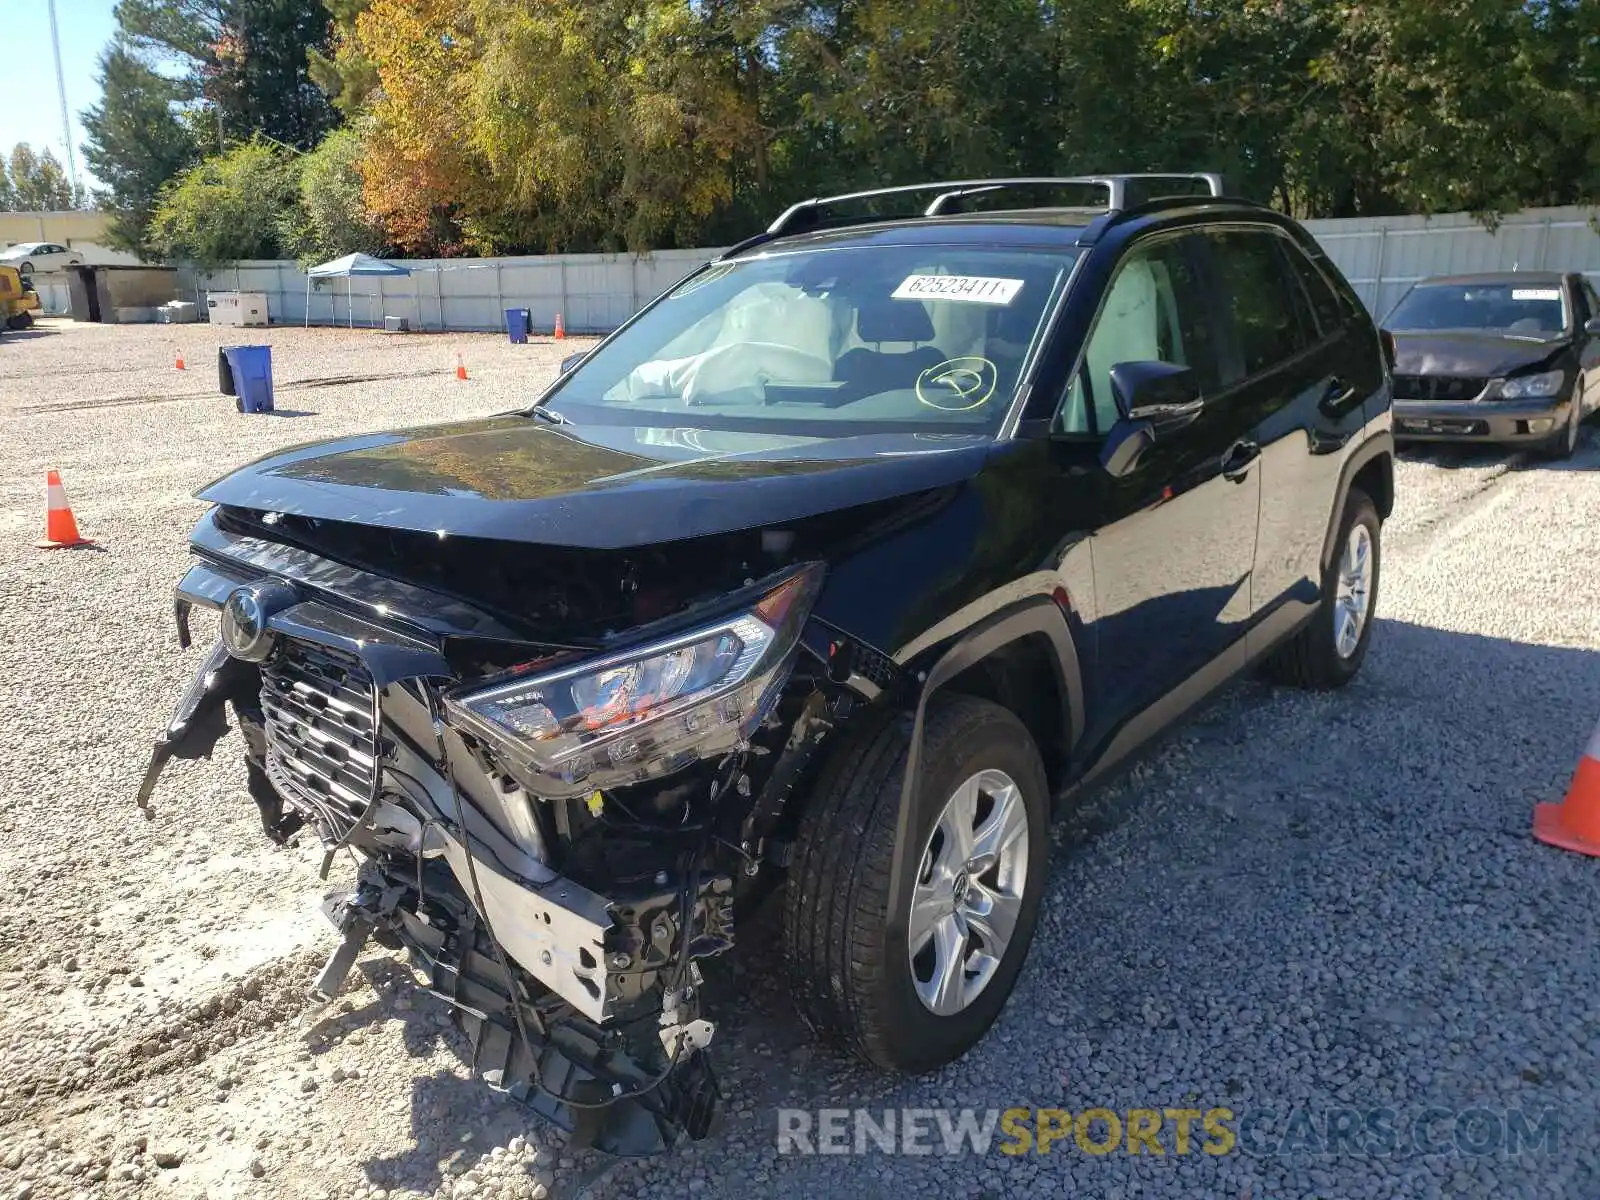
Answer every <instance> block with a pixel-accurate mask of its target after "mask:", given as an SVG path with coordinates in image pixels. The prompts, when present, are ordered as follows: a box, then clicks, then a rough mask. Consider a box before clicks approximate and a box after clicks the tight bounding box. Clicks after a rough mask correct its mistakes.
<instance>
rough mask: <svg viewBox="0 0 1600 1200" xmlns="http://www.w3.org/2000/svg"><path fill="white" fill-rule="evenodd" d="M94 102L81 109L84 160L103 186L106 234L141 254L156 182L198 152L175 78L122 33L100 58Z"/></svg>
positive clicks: (146, 246)
mask: <svg viewBox="0 0 1600 1200" xmlns="http://www.w3.org/2000/svg"><path fill="white" fill-rule="evenodd" d="M100 88H101V100H100V103H99V104H97V105H95V106H93V107H91V108H89V109H87V110H86V111H85V112H84V113H83V127H84V130H85V131H86V132H87V133H88V142H87V143H86V144H85V146H84V159H85V161H87V163H88V164H89V168H90V170H92V171H93V172H94V174H95V176H96V177H97V178H98V179H99V180H100V181H101V183H102V184H104V185H105V190H104V192H103V194H102V197H101V200H102V203H103V205H104V206H105V207H106V208H108V209H109V210H110V212H111V214H112V217H111V240H112V243H113V244H114V245H116V246H117V247H119V248H120V249H124V250H132V251H134V252H136V253H138V254H139V255H140V256H141V257H146V256H148V254H149V251H150V246H149V243H148V241H147V239H146V230H147V228H148V226H149V223H150V217H151V214H152V213H154V211H155V207H156V198H157V196H158V195H159V194H160V191H161V187H162V185H163V184H165V183H166V182H167V180H169V179H171V178H172V177H173V176H174V175H176V174H177V173H178V172H179V171H182V170H183V169H184V168H186V167H188V166H190V165H191V164H192V163H193V162H194V161H195V159H197V158H198V157H199V150H198V147H197V146H196V144H195V137H194V134H193V132H192V131H191V129H190V128H189V127H188V126H186V125H185V123H184V122H183V121H182V120H181V119H180V118H179V116H178V114H177V111H176V108H177V105H178V104H179V102H180V101H181V100H182V98H183V91H184V90H183V86H182V84H180V83H178V82H175V81H174V80H171V79H168V78H167V77H166V76H164V75H161V74H159V73H158V72H156V71H153V70H151V69H150V67H148V66H147V65H146V64H145V63H144V62H143V61H141V60H140V58H139V57H138V55H137V54H136V53H135V51H134V49H133V48H132V47H131V46H130V45H129V44H128V42H127V41H126V40H125V39H124V38H121V37H118V38H117V39H115V40H114V41H113V42H112V43H111V45H110V46H109V47H107V49H106V51H105V53H103V54H102V55H101V56H100Z"/></svg>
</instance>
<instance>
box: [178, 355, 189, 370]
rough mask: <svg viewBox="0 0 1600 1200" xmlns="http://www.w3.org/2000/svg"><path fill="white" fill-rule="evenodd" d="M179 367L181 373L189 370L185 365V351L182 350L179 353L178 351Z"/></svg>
mask: <svg viewBox="0 0 1600 1200" xmlns="http://www.w3.org/2000/svg"><path fill="white" fill-rule="evenodd" d="M177 367H178V370H180V371H183V370H187V369H188V368H186V367H185V366H184V365H183V351H182V350H179V351H178V363H177Z"/></svg>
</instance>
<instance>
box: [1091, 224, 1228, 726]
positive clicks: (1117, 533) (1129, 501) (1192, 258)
mask: <svg viewBox="0 0 1600 1200" xmlns="http://www.w3.org/2000/svg"><path fill="white" fill-rule="evenodd" d="M1197 250H1198V237H1197V235H1195V234H1189V233H1180V234H1176V235H1171V234H1168V235H1157V236H1156V237H1154V238H1151V239H1149V240H1146V241H1143V242H1139V243H1136V244H1135V245H1134V246H1133V247H1132V248H1131V249H1130V250H1129V251H1128V253H1127V254H1126V256H1125V257H1124V259H1123V261H1122V262H1121V263H1120V264H1119V265H1118V267H1117V271H1116V274H1115V275H1114V276H1113V278H1112V281H1111V284H1110V286H1109V288H1108V289H1107V293H1106V298H1105V300H1104V302H1103V303H1102V306H1101V310H1100V313H1099V314H1098V316H1097V317H1096V319H1095V324H1094V327H1093V329H1092V330H1091V332H1090V335H1089V339H1088V343H1087V346H1086V349H1085V352H1084V356H1083V360H1082V363H1081V364H1080V367H1079V369H1078V372H1077V373H1076V375H1075V376H1074V378H1073V380H1072V382H1071V384H1070V385H1069V387H1068V391H1067V396H1066V398H1065V401H1064V404H1063V408H1062V412H1061V416H1060V422H1061V426H1060V427H1061V430H1062V432H1065V433H1073V432H1081V433H1083V434H1085V435H1086V436H1089V437H1093V438H1097V439H1099V438H1103V437H1104V436H1105V434H1106V433H1107V431H1109V430H1110V428H1111V427H1112V425H1113V424H1114V423H1115V422H1116V421H1117V420H1119V419H1120V418H1122V417H1123V416H1124V415H1125V414H1124V413H1123V412H1122V408H1121V401H1120V399H1119V398H1118V397H1116V396H1114V395H1113V394H1112V389H1111V381H1110V372H1111V368H1112V367H1114V366H1115V365H1117V364H1118V363H1122V362H1134V361H1152V360H1153V361H1161V362H1168V363H1175V364H1180V365H1184V366H1188V367H1190V368H1191V369H1192V370H1193V371H1194V372H1195V374H1196V376H1197V378H1198V380H1199V383H1200V389H1201V396H1202V398H1203V400H1204V402H1205V407H1204V409H1203V410H1202V412H1201V413H1200V415H1199V417H1198V418H1196V419H1195V420H1194V422H1193V423H1192V424H1190V425H1188V426H1187V427H1185V428H1182V429H1179V430H1177V431H1174V432H1172V433H1170V434H1163V435H1161V436H1160V437H1158V438H1157V439H1156V441H1155V443H1154V444H1153V445H1152V446H1151V447H1150V448H1149V449H1148V450H1147V451H1146V452H1145V453H1144V454H1143V456H1142V457H1141V458H1140V460H1139V462H1138V464H1137V465H1136V466H1135V467H1134V468H1133V469H1132V470H1131V471H1129V472H1128V473H1127V474H1125V475H1123V476H1121V477H1113V476H1111V475H1110V474H1109V473H1104V472H1102V473H1101V482H1100V487H1101V488H1102V489H1103V492H1102V495H1101V497H1100V500H1101V503H1100V505H1099V512H1100V514H1101V515H1102V517H1103V520H1102V521H1101V523H1100V525H1099V528H1097V529H1096V530H1095V531H1094V533H1093V534H1092V536H1091V541H1090V545H1091V555H1092V561H1093V570H1094V590H1095V607H1096V610H1097V611H1096V619H1095V622H1094V627H1093V628H1094V632H1093V635H1092V640H1093V646H1094V652H1093V658H1094V666H1093V668H1092V669H1091V675H1092V680H1091V681H1090V688H1091V694H1092V695H1093V696H1094V697H1095V700H1094V701H1092V702H1091V703H1090V704H1089V712H1088V717H1089V724H1090V725H1091V727H1092V726H1099V728H1098V729H1095V730H1093V733H1092V734H1091V737H1090V739H1089V741H1088V742H1087V743H1086V744H1087V745H1088V746H1091V747H1092V746H1094V745H1095V744H1096V743H1097V742H1099V743H1100V744H1102V745H1103V744H1104V742H1103V740H1102V739H1104V738H1106V737H1116V738H1117V740H1118V741H1119V742H1120V741H1121V740H1123V739H1124V737H1125V738H1126V740H1127V741H1128V742H1129V743H1130V744H1131V743H1134V742H1137V741H1139V740H1142V739H1143V737H1144V736H1145V735H1146V734H1147V733H1148V732H1150V731H1151V729H1152V728H1153V727H1155V726H1158V725H1160V724H1162V723H1164V722H1165V720H1167V719H1169V712H1168V708H1169V706H1168V705H1167V704H1164V703H1163V701H1164V700H1166V699H1167V698H1168V697H1169V696H1171V698H1172V699H1173V701H1174V702H1175V704H1176V707H1180V708H1181V707H1182V706H1183V704H1182V700H1183V695H1181V694H1180V695H1177V696H1172V695H1171V694H1172V693H1174V692H1175V690H1177V689H1179V688H1180V687H1181V685H1182V684H1183V683H1184V681H1186V680H1189V679H1191V677H1196V676H1200V678H1198V679H1195V686H1196V688H1197V689H1198V690H1200V691H1203V690H1205V689H1206V688H1207V687H1208V686H1209V684H1210V683H1211V682H1213V678H1212V677H1213V675H1215V676H1216V677H1217V678H1220V677H1221V676H1223V675H1225V674H1227V673H1228V672H1229V671H1231V670H1232V669H1233V667H1235V666H1237V665H1242V662H1243V655H1244V653H1245V642H1244V637H1243V635H1244V633H1245V630H1246V625H1247V622H1248V621H1249V618H1250V611H1251V610H1250V575H1251V570H1252V567H1253V565H1254V557H1255V543H1256V518H1257V509H1258V507H1259V501H1260V479H1259V472H1258V471H1257V470H1256V469H1255V468H1256V464H1255V454H1254V453H1252V450H1251V446H1252V443H1251V442H1250V440H1249V433H1250V426H1251V424H1252V418H1251V416H1250V414H1249V413H1248V412H1243V411H1239V410H1238V409H1237V407H1236V406H1234V405H1232V404H1230V403H1229V398H1228V396H1227V395H1226V394H1225V393H1223V392H1222V390H1221V389H1220V387H1219V383H1218V381H1219V379H1220V372H1219V368H1218V362H1217V353H1216V347H1217V344H1218V339H1217V336H1216V329H1215V325H1214V317H1213V313H1214V312H1215V309H1214V305H1213V303H1212V298H1211V297H1210V295H1209V294H1208V292H1207V290H1206V284H1205V275H1204V274H1203V272H1202V269H1201V266H1200V262H1201V260H1200V258H1199V255H1198V253H1197ZM1235 660H1237V661H1235ZM1152 706H1155V707H1154V708H1152ZM1147 710H1150V711H1149V712H1148V716H1147V717H1146V719H1144V720H1142V721H1141V720H1138V719H1137V718H1138V715H1139V714H1140V713H1141V712H1146V711H1147ZM1170 715H1175V713H1174V714H1170ZM1089 732H1091V731H1089V730H1086V733H1089ZM1093 734H1098V735H1099V736H1098V737H1096V736H1093ZM1116 749H1118V747H1113V750H1114V751H1115V750H1116Z"/></svg>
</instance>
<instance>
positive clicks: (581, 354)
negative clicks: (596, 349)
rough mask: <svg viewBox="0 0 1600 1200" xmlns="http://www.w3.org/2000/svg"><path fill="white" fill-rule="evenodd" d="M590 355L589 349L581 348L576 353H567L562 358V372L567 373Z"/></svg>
mask: <svg viewBox="0 0 1600 1200" xmlns="http://www.w3.org/2000/svg"><path fill="white" fill-rule="evenodd" d="M588 356H589V352H588V351H587V350H579V351H578V352H577V353H576V354H569V355H567V356H566V357H565V358H563V359H562V360H561V374H563V375H565V374H566V373H567V372H568V371H570V370H572V368H573V367H575V366H577V365H578V364H579V363H581V362H582V361H583V360H584V359H585V358H587V357H588Z"/></svg>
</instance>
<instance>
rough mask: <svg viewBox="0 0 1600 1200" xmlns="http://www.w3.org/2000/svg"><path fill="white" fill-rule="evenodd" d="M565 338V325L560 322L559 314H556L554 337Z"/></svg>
mask: <svg viewBox="0 0 1600 1200" xmlns="http://www.w3.org/2000/svg"><path fill="white" fill-rule="evenodd" d="M566 336H567V327H566V324H565V323H564V322H563V321H562V320H561V314H560V313H557V314H556V337H557V339H560V338H564V337H566Z"/></svg>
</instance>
